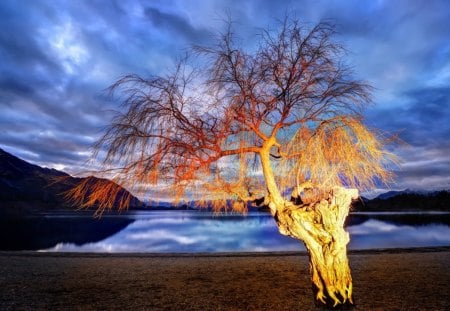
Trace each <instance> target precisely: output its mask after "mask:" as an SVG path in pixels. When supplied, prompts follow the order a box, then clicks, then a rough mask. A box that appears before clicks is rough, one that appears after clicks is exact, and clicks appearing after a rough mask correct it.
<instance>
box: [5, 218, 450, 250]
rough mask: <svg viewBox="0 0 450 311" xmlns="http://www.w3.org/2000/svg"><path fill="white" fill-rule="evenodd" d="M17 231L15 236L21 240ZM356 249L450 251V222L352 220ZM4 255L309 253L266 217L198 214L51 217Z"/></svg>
mask: <svg viewBox="0 0 450 311" xmlns="http://www.w3.org/2000/svg"><path fill="white" fill-rule="evenodd" d="M14 230H15V232H13V231H14ZM347 230H348V231H349V232H350V236H351V242H350V244H349V248H350V249H370V248H400V247H402V248H403V247H420V246H449V245H450V214H449V213H432V214H429V213H428V214H414V213H397V214H396V213H359V214H352V215H351V216H350V218H349V219H348V225H347ZM0 234H1V236H2V237H3V238H1V239H0V249H3V250H4V249H30V250H41V251H64V252H66V251H67V252H253V251H302V250H304V247H303V245H302V244H301V243H300V242H299V241H297V240H295V239H292V238H289V237H285V236H282V235H280V234H279V233H278V231H277V228H276V225H275V222H274V220H273V219H272V217H271V216H270V215H269V214H266V213H251V214H249V215H247V216H239V215H220V216H215V215H212V214H210V213H206V212H197V211H161V212H157V211H154V212H137V213H134V214H130V215H108V216H104V217H102V218H101V219H100V220H98V219H92V218H91V217H90V216H80V214H76V213H71V214H61V215H52V214H50V215H46V216H45V217H42V218H39V219H38V220H29V223H25V224H24V223H16V224H11V223H8V225H5V224H3V225H2V226H1V227H0Z"/></svg>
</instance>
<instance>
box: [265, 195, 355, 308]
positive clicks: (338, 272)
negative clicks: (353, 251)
mask: <svg viewBox="0 0 450 311" xmlns="http://www.w3.org/2000/svg"><path fill="white" fill-rule="evenodd" d="M357 196H358V190H356V189H345V188H342V187H336V188H334V189H333V190H332V191H331V192H330V195H329V197H328V198H326V199H322V200H321V201H320V202H316V203H312V204H302V205H294V204H292V205H291V204H287V205H285V206H284V207H282V208H277V210H276V213H275V215H274V217H275V220H276V222H277V224H278V229H279V231H280V232H281V233H282V234H284V235H288V236H291V237H294V238H297V239H300V240H302V241H303V242H304V244H305V246H306V248H307V249H308V251H309V256H310V271H311V279H312V283H313V291H314V294H315V297H316V303H317V304H319V305H324V306H327V307H339V306H343V305H353V298H352V276H351V272H350V267H349V263H348V258H347V244H348V242H349V241H350V237H349V234H348V232H346V231H345V230H344V221H345V219H346V217H347V215H348V212H349V209H350V204H351V201H352V199H356V198H357Z"/></svg>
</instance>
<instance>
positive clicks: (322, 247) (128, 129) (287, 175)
mask: <svg viewBox="0 0 450 311" xmlns="http://www.w3.org/2000/svg"><path fill="white" fill-rule="evenodd" d="M333 34H334V30H333V27H332V26H331V25H329V24H327V23H320V24H318V25H317V26H315V27H314V28H312V29H305V28H304V27H302V26H300V24H299V23H298V22H297V21H296V20H291V19H289V18H288V19H286V20H285V21H284V23H282V24H281V26H280V27H279V30H278V31H269V30H268V31H264V32H263V33H262V34H261V36H260V41H259V45H258V47H257V48H256V49H253V50H251V51H246V50H245V49H244V48H242V47H240V46H238V45H237V44H236V41H237V40H236V38H235V36H234V35H233V33H232V31H231V29H230V27H229V28H228V31H226V32H225V33H223V34H220V35H219V37H218V40H217V44H216V45H214V46H209V47H195V48H194V49H193V53H192V55H191V57H190V58H186V59H183V60H182V61H180V62H179V64H178V66H177V67H176V68H175V69H174V70H173V71H172V72H170V73H169V74H167V75H165V76H155V77H150V78H145V79H144V78H141V77H139V76H136V75H129V76H125V77H123V78H122V79H120V80H118V81H117V82H116V83H115V84H114V85H113V86H112V87H111V90H112V91H113V92H114V94H116V95H117V96H118V97H119V98H120V99H121V101H122V103H123V107H122V112H120V113H118V114H117V116H116V117H115V118H114V119H113V121H112V123H111V125H110V126H109V127H108V128H107V130H106V133H105V134H104V136H103V137H102V138H101V139H100V140H99V142H98V143H97V145H96V150H97V153H96V154H95V156H97V157H101V158H102V161H103V162H102V163H103V164H104V171H107V172H108V173H109V174H111V173H113V174H114V180H115V181H116V182H117V183H119V184H121V185H123V186H125V187H127V188H128V189H131V190H133V189H137V188H139V187H142V185H149V184H159V185H162V186H164V189H166V190H167V192H168V193H171V194H172V195H173V197H174V198H184V197H189V198H194V199H195V200H197V201H198V202H203V203H204V204H212V205H214V206H215V207H216V208H217V209H221V208H232V209H234V210H235V211H239V212H245V211H246V207H247V203H248V202H254V201H255V200H256V199H261V198H264V203H265V204H266V205H267V206H268V207H269V208H270V211H271V213H272V215H273V217H274V219H275V221H276V223H277V225H278V228H279V231H280V232H281V233H282V234H284V235H288V236H291V237H294V238H296V239H299V240H301V241H303V243H304V244H305V246H306V248H307V249H308V251H309V254H310V267H311V277H312V282H313V288H314V292H315V298H316V300H317V302H318V303H319V304H325V305H331V306H339V305H343V304H353V300H352V277H351V273H350V268H349V264H348V259H347V253H346V245H347V243H348V242H349V234H348V233H347V232H346V231H345V230H344V221H345V219H346V217H347V215H348V212H349V208H350V204H351V201H352V199H356V198H357V197H358V190H356V189H351V188H358V189H362V188H369V187H371V186H373V184H374V182H375V181H386V180H387V179H388V178H389V173H388V171H387V170H386V161H387V160H389V159H390V158H391V157H390V155H389V153H387V152H385V151H384V150H383V141H382V138H381V137H380V135H379V134H378V133H377V132H375V131H373V130H369V129H368V128H367V127H366V126H365V125H364V124H363V122H362V115H361V113H362V110H363V108H364V106H365V105H366V104H368V103H369V102H370V90H371V88H370V86H369V85H368V84H366V83H364V82H361V81H358V80H355V79H354V78H352V74H351V71H350V70H349V68H348V67H347V66H346V65H345V64H344V63H343V62H342V55H343V48H342V47H341V46H340V45H339V44H338V43H336V42H334V41H333V40H331V37H332V35H333ZM97 188H98V189H97V190H95V191H89V190H88V188H87V187H86V185H80V187H78V188H76V189H74V190H73V192H72V194H73V196H74V197H75V198H78V199H79V202H80V203H83V202H98V203H99V208H100V209H103V208H106V207H109V205H108V204H109V203H110V202H111V198H110V197H111V193H109V192H110V191H108V189H103V188H102V187H101V186H100V187H97ZM230 198H232V199H233V200H232V203H230V201H229V199H230ZM124 206H126V204H123V207H124Z"/></svg>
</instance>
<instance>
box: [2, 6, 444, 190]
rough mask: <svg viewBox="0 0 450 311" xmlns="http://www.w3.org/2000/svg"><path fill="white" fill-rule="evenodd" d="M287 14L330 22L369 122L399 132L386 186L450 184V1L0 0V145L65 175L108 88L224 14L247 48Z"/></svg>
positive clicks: (170, 54) (203, 39)
mask: <svg viewBox="0 0 450 311" xmlns="http://www.w3.org/2000/svg"><path fill="white" fill-rule="evenodd" d="M286 13H289V14H290V15H291V16H294V17H296V18H298V19H299V20H301V21H303V22H304V23H306V25H315V24H316V23H317V22H319V21H323V20H327V21H330V22H332V23H334V24H335V25H336V29H337V31H338V35H337V36H336V40H338V41H340V42H342V43H343V44H344V45H345V46H346V48H347V50H348V55H347V56H346V60H347V61H348V62H349V63H350V64H351V65H352V66H353V68H354V71H355V72H356V75H357V77H358V78H360V79H363V80H367V81H369V82H370V83H371V84H372V85H373V86H374V87H375V91H374V94H373V95H374V102H375V104H376V105H375V106H374V107H371V108H370V109H368V110H367V111H366V117H367V123H368V124H369V125H370V126H373V127H376V128H380V129H382V130H384V131H387V132H391V133H399V134H400V137H401V138H402V139H403V140H404V141H405V142H406V144H404V145H400V146H398V147H396V148H395V152H396V153H398V154H399V155H400V156H401V158H402V164H401V165H400V167H399V169H398V170H397V172H396V173H397V175H396V181H395V183H394V184H393V185H392V186H391V188H392V189H404V188H414V189H443V188H445V189H448V188H450V139H449V137H450V32H449V30H448V29H450V1H446V0H442V1H439V0H425V1H420V0H404V1H402V0H397V1H387V0H386V1H382V0H378V1H376V0H371V1H364V0H345V1H344V0H342V1H312V0H311V1H308V0H302V1H292V0H291V1H272V0H266V1H257V0H250V1H243V0H239V1H234V0H229V1H223V0H211V1H210V0H198V1H191V0H184V1H183V0H179V1H170V0H161V1H158V0H153V1H138V0H135V1H119V0H118V1H99V0H97V1H94V0H86V1H82V0H72V1H59V0H47V1H44V0H29V1H27V0H22V1H14V0H3V1H0V29H1V30H0V109H1V113H0V148H3V149H5V150H6V151H8V152H11V153H13V154H15V155H17V156H19V157H21V158H23V159H25V160H27V161H30V162H33V163H36V164H38V165H42V166H47V167H54V168H57V169H62V170H65V171H66V172H69V173H76V172H79V171H82V170H83V169H84V166H83V165H84V164H83V163H84V162H85V161H86V160H87V159H88V157H89V154H90V153H89V146H90V145H91V144H92V143H93V142H94V141H95V140H96V139H97V138H98V137H99V136H100V134H101V132H102V129H103V128H104V126H105V125H107V123H108V121H109V119H110V117H111V114H112V113H111V112H110V110H111V109H114V108H116V107H117V106H116V105H117V103H114V102H113V101H112V100H111V99H110V98H108V97H107V96H106V94H105V92H104V90H105V89H106V88H107V87H108V86H109V85H111V84H112V83H113V82H114V81H115V80H116V79H117V78H119V77H120V76H122V75H124V74H128V73H137V74H140V75H143V76H146V75H150V74H160V73H163V72H164V71H165V70H167V69H168V68H170V66H171V65H173V64H174V62H175V61H176V59H177V57H179V56H180V55H182V54H183V53H184V52H185V51H186V50H187V49H188V48H189V47H190V46H191V45H192V44H203V45H207V44H209V43H211V42H212V41H213V34H214V32H215V31H217V30H223V28H224V23H223V20H224V19H226V18H227V16H230V17H231V19H232V20H233V21H234V22H235V31H236V33H237V34H238V35H239V36H240V37H241V38H242V42H245V44H246V45H248V46H249V47H251V46H252V44H253V43H255V42H256V40H257V36H256V35H257V34H258V33H259V32H260V30H261V28H266V27H267V26H270V25H272V26H273V25H276V20H277V19H282V18H283V17H284V15H285V14H286Z"/></svg>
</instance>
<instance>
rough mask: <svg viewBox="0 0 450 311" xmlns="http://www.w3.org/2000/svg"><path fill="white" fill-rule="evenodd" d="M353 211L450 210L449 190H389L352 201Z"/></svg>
mask: <svg viewBox="0 0 450 311" xmlns="http://www.w3.org/2000/svg"><path fill="white" fill-rule="evenodd" d="M353 211H373V212H381V211H387V212H389V211H391V212H392V211H450V192H449V191H447V190H441V191H434V192H426V191H413V190H409V189H406V190H404V191H389V192H386V193H384V194H381V195H379V196H378V197H376V198H375V199H372V200H368V199H365V198H362V199H361V200H359V201H356V202H354V203H353Z"/></svg>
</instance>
